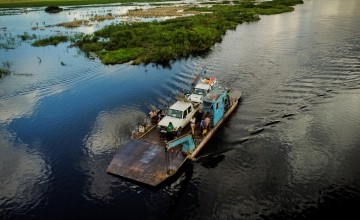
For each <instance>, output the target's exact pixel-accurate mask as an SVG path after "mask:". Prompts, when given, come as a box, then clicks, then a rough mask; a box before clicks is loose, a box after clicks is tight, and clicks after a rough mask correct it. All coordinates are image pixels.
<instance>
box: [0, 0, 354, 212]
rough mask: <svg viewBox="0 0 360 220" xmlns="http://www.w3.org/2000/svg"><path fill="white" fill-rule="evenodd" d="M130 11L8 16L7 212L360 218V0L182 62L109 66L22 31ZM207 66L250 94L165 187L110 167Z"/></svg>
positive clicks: (3, 100)
mask: <svg viewBox="0 0 360 220" xmlns="http://www.w3.org/2000/svg"><path fill="white" fill-rule="evenodd" d="M126 10H128V8H127V6H116V7H115V6H113V7H106V8H85V9H84V8H82V9H71V10H70V9H69V10H67V11H65V12H63V13H60V14H56V15H48V14H45V13H44V12H42V11H29V12H27V13H21V14H15V15H6V16H0V28H1V29H0V32H1V33H0V36H1V39H0V42H1V43H2V45H7V46H8V47H10V48H4V47H2V48H1V49H0V52H1V53H0V61H1V62H2V65H4V66H6V65H7V66H10V69H11V71H12V73H11V74H10V75H9V76H6V77H4V78H1V79H0V152H1V153H0V217H1V219H15V218H21V219H32V218H33V219H44V218H46V219H48V218H51V219H68V218H72V219H73V218H91V219H100V218H101V219H105V218H119V219H302V218H321V217H324V216H327V217H329V216H331V217H334V216H337V217H340V218H346V217H348V216H350V215H354V216H355V217H356V216H358V217H359V213H358V211H357V208H358V207H360V135H359V134H360V117H359V116H360V38H359V36H360V13H358V12H359V11H360V1H357V0H347V1H340V0H330V1H325V0H317V1H310V0H305V4H304V5H298V6H296V7H295V11H294V12H291V13H285V14H280V15H272V16H262V17H261V20H260V21H259V22H256V23H250V24H242V25H239V26H238V27H237V29H236V30H235V31H228V32H227V34H226V36H225V37H224V39H223V41H222V42H221V43H218V44H216V45H215V46H214V47H213V50H212V52H211V53H209V54H208V55H207V56H205V57H202V58H201V57H197V58H189V59H186V60H178V61H175V62H173V63H171V67H162V66H156V65H146V66H132V65H128V64H124V65H114V66H104V65H102V64H101V63H100V62H99V60H97V59H93V58H88V57H86V56H85V55H84V54H83V53H82V52H81V51H79V50H78V49H77V48H71V47H68V46H69V43H66V44H59V45H58V46H56V47H54V46H48V47H40V48H35V47H32V46H30V43H31V41H25V42H23V41H21V40H20V38H18V37H17V35H21V34H23V33H24V32H28V33H29V34H36V35H38V36H47V35H51V34H54V32H55V33H57V32H62V33H67V34H70V35H71V34H74V33H77V32H85V33H90V32H92V31H93V30H95V29H98V28H101V27H102V25H105V24H104V23H101V24H97V25H95V26H92V27H82V28H78V29H71V30H67V29H63V28H60V27H52V28H45V29H44V30H40V28H39V29H35V30H33V29H32V28H33V27H34V26H44V25H47V24H50V23H58V22H63V21H70V20H73V19H74V18H75V17H76V16H78V17H77V18H81V17H82V16H83V17H86V14H95V13H98V14H101V13H104V14H106V13H108V12H109V11H110V12H111V13H114V14H116V13H119V14H120V13H124V11H126ZM43 22H45V23H43ZM114 22H121V20H120V21H114ZM9 35H10V38H9ZM11 37H12V38H11ZM9 39H10V41H8V40H9ZM12 48H13V49H12ZM203 65H206V66H207V68H208V70H209V72H211V73H212V75H214V76H215V77H217V78H218V80H219V81H220V82H221V83H223V84H225V85H227V86H229V87H234V88H239V89H241V90H242V92H243V94H244V96H243V99H242V102H241V104H240V106H239V107H238V109H237V110H236V112H235V113H234V115H233V116H232V117H231V118H230V120H229V121H228V122H227V123H226V124H225V126H223V127H222V128H221V129H220V130H219V131H218V132H217V134H216V136H215V137H213V138H212V141H211V142H210V143H209V144H207V147H206V148H205V149H204V150H203V151H202V152H201V154H200V155H199V159H198V160H197V161H195V162H191V163H187V164H185V166H184V168H183V169H182V170H180V172H179V173H178V175H177V176H176V178H174V179H173V180H171V181H169V182H168V183H167V184H165V185H164V186H162V187H161V188H157V189H152V188H148V187H144V186H139V185H137V184H134V183H131V182H128V181H126V180H124V179H121V178H117V177H113V176H110V175H108V174H106V168H107V166H108V164H109V162H110V161H111V159H112V156H113V155H114V153H115V152H116V150H117V149H118V148H119V145H120V144H121V143H124V142H125V141H126V140H127V139H128V138H129V135H130V129H131V127H132V126H133V125H134V124H136V122H137V121H139V120H141V119H142V118H143V117H144V116H146V115H147V113H148V112H149V110H150V109H151V108H153V107H156V106H160V105H161V106H167V105H168V104H170V103H172V102H174V100H175V95H176V94H177V93H178V92H180V91H183V90H186V89H189V88H190V83H191V82H192V79H193V78H194V76H195V75H196V73H197V71H199V70H200V68H201V66H203Z"/></svg>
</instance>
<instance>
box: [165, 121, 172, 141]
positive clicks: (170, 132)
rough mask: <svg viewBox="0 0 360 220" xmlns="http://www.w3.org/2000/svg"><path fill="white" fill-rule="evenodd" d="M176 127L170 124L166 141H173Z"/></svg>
mask: <svg viewBox="0 0 360 220" xmlns="http://www.w3.org/2000/svg"><path fill="white" fill-rule="evenodd" d="M173 131H174V125H173V124H172V123H171V122H169V124H168V126H167V127H166V141H171V139H172V137H173Z"/></svg>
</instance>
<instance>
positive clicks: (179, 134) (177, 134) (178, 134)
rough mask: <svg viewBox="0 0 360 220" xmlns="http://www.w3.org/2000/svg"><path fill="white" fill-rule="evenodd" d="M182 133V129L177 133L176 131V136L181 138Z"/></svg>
mask: <svg viewBox="0 0 360 220" xmlns="http://www.w3.org/2000/svg"><path fill="white" fill-rule="evenodd" d="M181 133H182V127H180V128H179V129H178V130H177V131H176V136H178V137H179V136H181Z"/></svg>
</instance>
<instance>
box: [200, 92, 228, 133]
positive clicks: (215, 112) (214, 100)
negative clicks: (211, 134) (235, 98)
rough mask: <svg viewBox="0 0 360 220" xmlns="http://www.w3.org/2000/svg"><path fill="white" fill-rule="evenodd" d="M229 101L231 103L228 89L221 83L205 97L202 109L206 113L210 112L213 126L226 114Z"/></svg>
mask: <svg viewBox="0 0 360 220" xmlns="http://www.w3.org/2000/svg"><path fill="white" fill-rule="evenodd" d="M227 103H229V96H228V89H227V88H225V87H223V86H220V85H219V86H216V87H214V88H213V89H212V90H211V91H210V92H209V93H208V94H207V95H206V96H205V97H204V99H203V106H202V110H203V112H204V114H205V115H206V114H210V117H211V118H210V119H211V121H210V122H211V126H212V127H213V126H215V125H216V124H217V123H218V122H219V121H220V120H221V118H222V117H223V116H224V113H225V108H226V107H227V106H226V105H227Z"/></svg>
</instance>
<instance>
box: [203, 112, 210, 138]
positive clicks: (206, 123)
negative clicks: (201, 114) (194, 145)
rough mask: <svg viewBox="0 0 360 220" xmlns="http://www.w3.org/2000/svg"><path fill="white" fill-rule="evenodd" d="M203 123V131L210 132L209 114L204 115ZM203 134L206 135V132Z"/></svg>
mask: <svg viewBox="0 0 360 220" xmlns="http://www.w3.org/2000/svg"><path fill="white" fill-rule="evenodd" d="M204 121H205V130H206V131H209V130H210V117H209V114H207V115H206V117H205V119H204ZM205 134H206V132H205Z"/></svg>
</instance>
